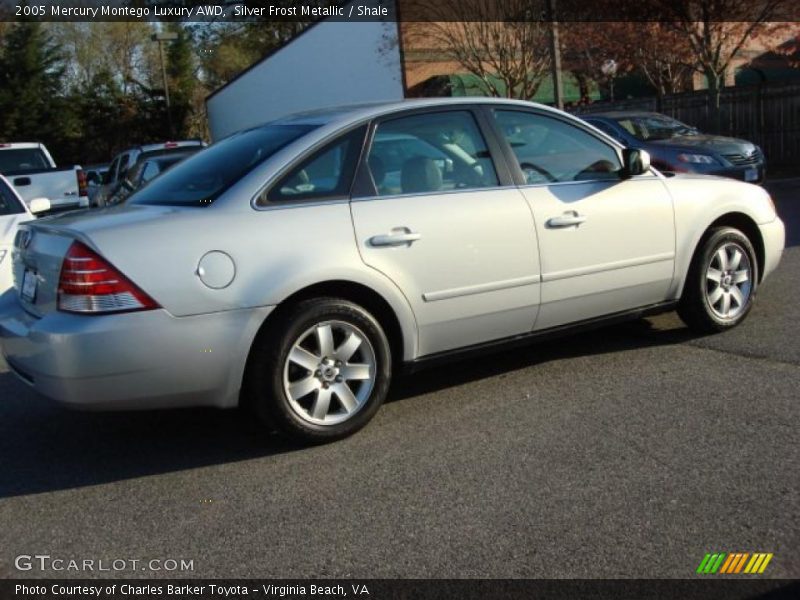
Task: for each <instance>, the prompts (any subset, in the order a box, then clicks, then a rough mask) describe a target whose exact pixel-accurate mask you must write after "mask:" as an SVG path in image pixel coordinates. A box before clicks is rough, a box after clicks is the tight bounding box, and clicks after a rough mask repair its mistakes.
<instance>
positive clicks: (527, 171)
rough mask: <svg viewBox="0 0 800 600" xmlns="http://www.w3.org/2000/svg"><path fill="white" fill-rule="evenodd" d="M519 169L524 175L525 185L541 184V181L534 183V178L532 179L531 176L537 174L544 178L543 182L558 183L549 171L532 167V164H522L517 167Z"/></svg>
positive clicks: (535, 166)
mask: <svg viewBox="0 0 800 600" xmlns="http://www.w3.org/2000/svg"><path fill="white" fill-rule="evenodd" d="M519 168H520V169H522V173H523V175H525V182H526V183H541V181H536V179H535V178H532V177H531V175H534V174H538V175H541V176H542V177H544V179H545V181H558V179H556V178H555V177H554V176H553V174H552V173H550V171H548V170H547V169H544V168H542V167H539V166H537V165H534V164H533V163H529V162H524V163H521V164H520V165H519Z"/></svg>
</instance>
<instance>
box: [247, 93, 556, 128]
mask: <svg viewBox="0 0 800 600" xmlns="http://www.w3.org/2000/svg"><path fill="white" fill-rule="evenodd" d="M474 104H489V105H503V106H520V107H526V108H531V107H536V108H538V109H541V110H546V111H552V112H554V113H556V114H562V113H561V112H560V111H556V110H555V109H553V108H551V107H549V106H545V105H544V104H537V103H534V102H526V101H524V100H511V99H508V98H487V97H482V96H465V97H459V98H415V99H411V100H399V101H393V102H371V103H365V104H350V105H343V106H336V107H332V108H324V109H319V110H312V111H305V112H300V113H293V114H289V115H286V116H285V117H281V118H279V119H276V120H275V121H270V122H269V123H262V124H261V125H257V126H255V127H253V128H251V129H257V128H259V127H263V126H264V125H267V124H269V125H315V126H324V125H330V124H334V123H336V124H340V125H344V124H346V123H348V122H358V121H364V120H368V119H372V118H376V117H380V116H383V115H386V114H391V113H393V112H397V111H401V110H407V109H413V108H435V107H439V106H440V107H442V108H447V107H451V106H461V105H474Z"/></svg>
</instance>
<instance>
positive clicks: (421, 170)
mask: <svg viewBox="0 0 800 600" xmlns="http://www.w3.org/2000/svg"><path fill="white" fill-rule="evenodd" d="M400 187H401V189H402V190H403V193H404V194H414V193H419V192H438V191H439V190H441V189H442V172H441V171H440V170H439V167H437V166H436V162H435V161H434V160H433V159H432V158H426V157H424V156H415V157H413V158H409V159H408V160H407V161H406V162H404V163H403V169H402V171H401V172H400Z"/></svg>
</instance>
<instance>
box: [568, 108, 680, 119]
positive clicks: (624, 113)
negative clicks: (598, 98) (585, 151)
mask: <svg viewBox="0 0 800 600" xmlns="http://www.w3.org/2000/svg"><path fill="white" fill-rule="evenodd" d="M580 117H581V119H591V118H593V117H599V118H603V119H614V120H616V119H631V118H636V117H661V118H667V119H670V118H672V117H670V116H668V115H664V114H661V113H657V112H652V111H646V110H608V111H604V112H596V113H588V114H583V115H580Z"/></svg>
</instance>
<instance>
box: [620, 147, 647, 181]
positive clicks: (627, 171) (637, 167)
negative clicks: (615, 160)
mask: <svg viewBox="0 0 800 600" xmlns="http://www.w3.org/2000/svg"><path fill="white" fill-rule="evenodd" d="M622 157H623V159H624V161H625V168H624V170H623V175H624V176H625V177H634V176H636V175H644V174H645V173H647V172H648V171H649V170H650V154H649V153H648V152H647V151H646V150H640V149H636V148H626V149H625V150H623V151H622Z"/></svg>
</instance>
